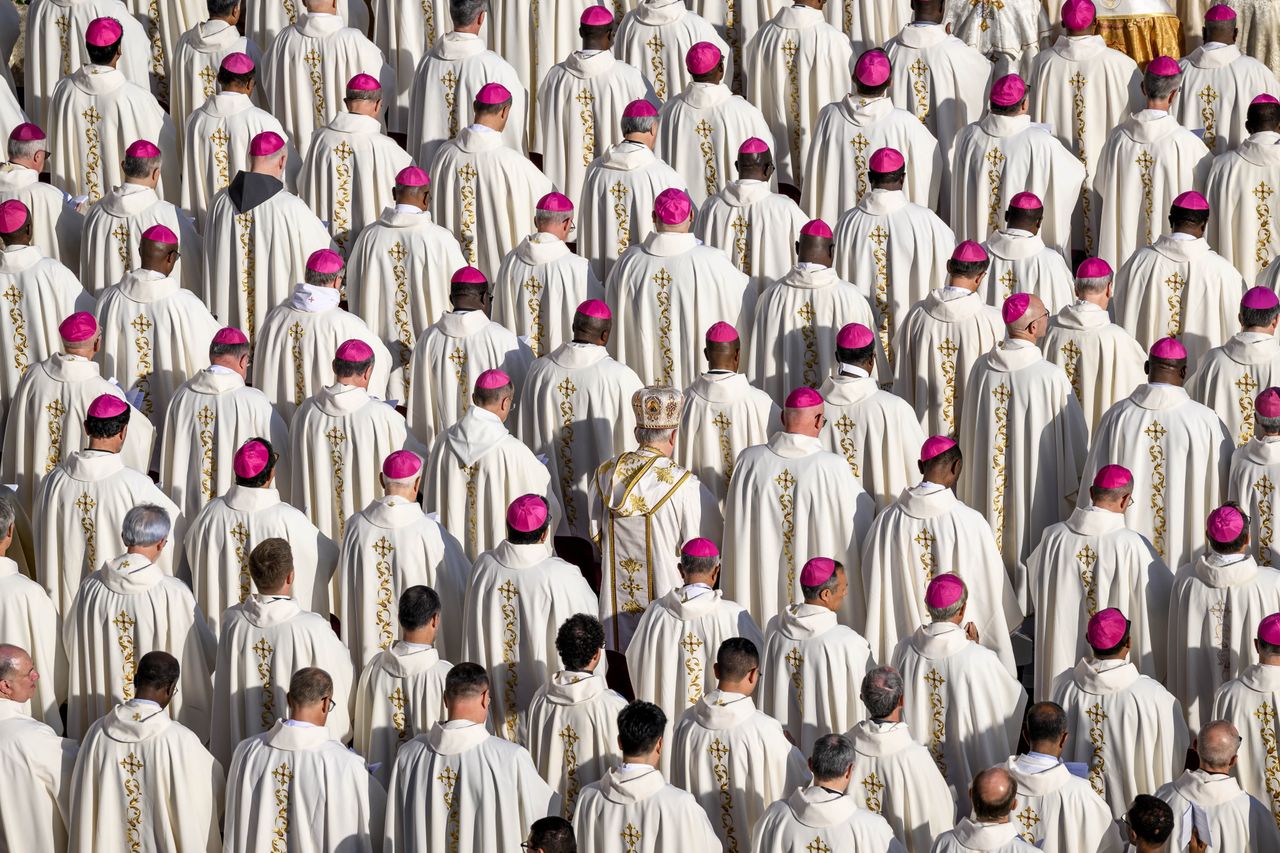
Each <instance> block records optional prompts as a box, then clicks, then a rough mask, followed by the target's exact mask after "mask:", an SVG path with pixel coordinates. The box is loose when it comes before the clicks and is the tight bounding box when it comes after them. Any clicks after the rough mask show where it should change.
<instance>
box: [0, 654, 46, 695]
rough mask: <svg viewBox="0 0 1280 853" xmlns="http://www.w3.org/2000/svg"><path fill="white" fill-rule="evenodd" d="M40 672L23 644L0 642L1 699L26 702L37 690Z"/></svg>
mask: <svg viewBox="0 0 1280 853" xmlns="http://www.w3.org/2000/svg"><path fill="white" fill-rule="evenodd" d="M39 679H40V674H39V673H37V672H36V668H35V665H34V664H33V663H32V662H31V655H29V654H27V650H26V649H24V648H22V647H21V646H14V645H10V644H8V643H4V644H0V699H8V700H9V701H11V702H26V701H27V700H28V699H30V698H31V697H32V696H33V695H35V692H36V682H37V681H38V680H39Z"/></svg>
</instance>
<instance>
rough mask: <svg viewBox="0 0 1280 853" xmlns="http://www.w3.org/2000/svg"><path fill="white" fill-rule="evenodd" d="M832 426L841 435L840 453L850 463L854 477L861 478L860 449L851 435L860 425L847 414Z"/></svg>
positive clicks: (841, 416)
mask: <svg viewBox="0 0 1280 853" xmlns="http://www.w3.org/2000/svg"><path fill="white" fill-rule="evenodd" d="M832 426H833V427H835V429H836V432H838V433H840V452H841V453H843V454H844V458H845V461H846V462H848V463H849V470H850V471H852V472H853V476H855V477H861V476H862V473H861V472H860V471H859V470H858V447H857V445H855V444H854V443H853V437H852V436H851V435H850V433H852V432H853V431H854V430H855V429H857V427H858V425H857V424H856V423H854V422H853V419H852V418H850V417H849V415H848V414H847V413H846V414H842V415H840V418H839V420H837V421H836V422H835V423H833V424H832Z"/></svg>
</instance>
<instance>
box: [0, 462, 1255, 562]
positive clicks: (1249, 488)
mask: <svg viewBox="0 0 1280 853" xmlns="http://www.w3.org/2000/svg"><path fill="white" fill-rule="evenodd" d="M0 470H3V469H0ZM1277 484H1280V441H1278V440H1277V438H1276V437H1275V436H1263V437H1257V436H1255V437H1253V438H1251V439H1249V441H1248V442H1247V443H1246V444H1244V445H1242V446H1240V447H1237V448H1236V449H1235V452H1234V453H1232V454H1231V473H1230V474H1229V476H1228V478H1227V500H1232V501H1236V502H1238V503H1239V504H1240V506H1241V507H1242V508H1243V509H1244V511H1245V513H1247V514H1248V516H1249V552H1250V553H1251V554H1253V555H1254V558H1255V559H1257V561H1258V565H1260V566H1268V567H1280V547H1277V545H1276V544H1275V541H1274V540H1275V531H1276V520H1277V519H1276V509H1277V507H1280V492H1278V491H1277Z"/></svg>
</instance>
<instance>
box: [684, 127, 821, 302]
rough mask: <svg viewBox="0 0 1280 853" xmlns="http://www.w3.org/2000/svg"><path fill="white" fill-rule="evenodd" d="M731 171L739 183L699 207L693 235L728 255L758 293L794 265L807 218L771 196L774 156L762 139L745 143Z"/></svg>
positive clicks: (784, 198)
mask: <svg viewBox="0 0 1280 853" xmlns="http://www.w3.org/2000/svg"><path fill="white" fill-rule="evenodd" d="M767 135H768V134H766V136H767ZM733 166H734V169H735V171H736V173H737V175H738V177H737V179H735V180H732V181H728V182H727V183H725V184H724V187H723V189H721V190H720V191H719V192H717V193H716V194H715V195H712V196H709V197H708V198H707V200H706V201H704V202H703V203H702V207H701V208H699V210H698V215H697V220H696V221H695V223H694V233H695V234H696V235H697V237H698V239H699V240H701V241H702V242H704V243H706V244H707V245H709V246H715V247H716V248H717V249H719V250H721V251H722V252H724V253H725V254H726V255H728V256H729V259H730V260H732V261H733V265H734V266H735V267H737V268H738V269H739V270H741V271H742V272H743V273H744V274H745V275H746V276H747V277H748V278H749V279H750V280H751V284H752V286H753V287H754V288H755V290H756V292H757V293H759V292H761V291H763V290H764V289H765V288H766V287H767V286H768V285H769V284H770V282H772V281H774V280H775V279H779V278H782V277H783V276H784V275H786V274H787V271H788V270H789V269H791V267H792V266H794V265H795V262H796V248H795V246H796V240H797V239H798V238H799V236H800V229H801V228H803V227H804V224H805V221H806V219H805V215H804V211H802V210H801V209H800V206H799V205H797V204H796V203H795V202H794V201H792V200H791V199H790V198H788V197H787V196H785V195H783V194H782V193H779V192H774V190H773V186H772V182H773V170H774V166H773V154H772V153H771V152H770V151H769V145H768V143H766V142H765V141H764V139H761V138H760V137H757V136H753V137H751V138H749V139H747V140H746V141H744V142H743V143H742V145H741V146H739V148H738V157H737V159H736V160H734V163H733Z"/></svg>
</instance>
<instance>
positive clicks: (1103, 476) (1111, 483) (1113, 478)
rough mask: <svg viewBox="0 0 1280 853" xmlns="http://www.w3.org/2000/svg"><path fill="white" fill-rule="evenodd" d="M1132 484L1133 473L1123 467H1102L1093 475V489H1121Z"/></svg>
mask: <svg viewBox="0 0 1280 853" xmlns="http://www.w3.org/2000/svg"><path fill="white" fill-rule="evenodd" d="M1132 482H1133V472H1132V471H1130V470H1129V469H1128V468H1126V467H1124V466H1123V465H1103V466H1102V467H1101V468H1099V469H1098V473H1096V474H1094V475H1093V487H1094V488H1095V489H1123V488H1124V487H1125V486H1127V485H1129V484H1130V483H1132Z"/></svg>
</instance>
